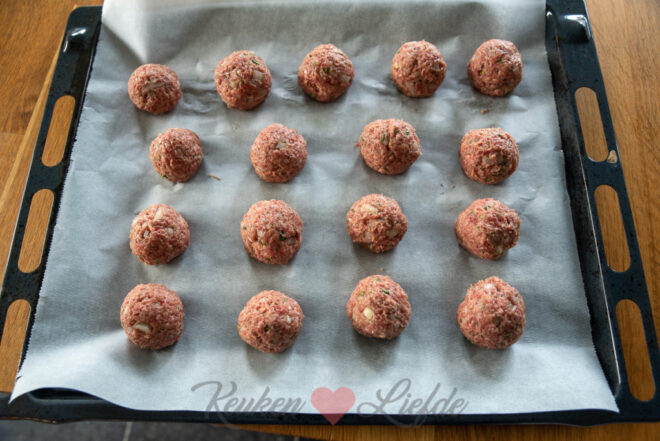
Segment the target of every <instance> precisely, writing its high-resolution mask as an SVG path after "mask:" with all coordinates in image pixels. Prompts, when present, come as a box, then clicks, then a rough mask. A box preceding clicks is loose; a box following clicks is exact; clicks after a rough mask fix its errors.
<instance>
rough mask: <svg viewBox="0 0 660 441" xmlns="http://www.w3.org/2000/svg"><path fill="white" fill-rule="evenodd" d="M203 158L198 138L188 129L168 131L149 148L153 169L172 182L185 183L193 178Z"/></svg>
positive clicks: (158, 137) (159, 136)
mask: <svg viewBox="0 0 660 441" xmlns="http://www.w3.org/2000/svg"><path fill="white" fill-rule="evenodd" d="M203 157H204V155H203V154H202V146H201V145H200V143H199V137H198V136H197V135H196V134H195V132H193V131H192V130H188V129H168V130H166V131H165V132H164V133H161V134H160V135H158V136H157V137H156V139H154V140H153V142H152V143H151V147H149V158H150V159H151V163H152V164H153V165H154V168H155V169H156V171H157V172H158V173H159V174H161V175H162V176H163V177H164V178H167V179H169V180H170V181H172V182H186V181H188V180H190V178H192V177H193V176H195V173H197V169H198V168H199V166H200V164H201V163H202V158H203Z"/></svg>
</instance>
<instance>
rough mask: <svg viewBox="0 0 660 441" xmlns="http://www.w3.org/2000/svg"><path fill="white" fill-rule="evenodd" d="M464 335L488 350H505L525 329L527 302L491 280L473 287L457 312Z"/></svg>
mask: <svg viewBox="0 0 660 441" xmlns="http://www.w3.org/2000/svg"><path fill="white" fill-rule="evenodd" d="M456 321H458V326H459V327H460V328H461V332H462V333H463V335H464V336H465V338H467V339H468V340H470V341H471V342H472V343H474V344H475V345H477V346H480V347H482V348H486V349H506V348H508V347H509V346H511V345H512V344H514V343H515V342H517V341H518V339H519V338H520V336H521V335H522V333H523V330H524V329H525V302H523V299H522V297H521V296H520V293H518V291H517V290H516V288H514V287H513V286H511V285H509V284H508V283H506V282H505V281H504V280H502V279H500V278H498V277H489V278H487V279H486V280H480V281H478V282H477V283H475V284H474V285H472V286H470V288H469V289H468V290H467V294H466V295H465V300H463V302H462V303H461V304H460V305H459V307H458V311H457V312H456Z"/></svg>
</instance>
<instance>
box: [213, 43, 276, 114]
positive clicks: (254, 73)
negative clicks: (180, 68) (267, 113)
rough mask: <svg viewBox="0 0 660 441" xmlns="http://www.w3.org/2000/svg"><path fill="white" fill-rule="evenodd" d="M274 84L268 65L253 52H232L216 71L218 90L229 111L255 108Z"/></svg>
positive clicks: (219, 64)
mask: <svg viewBox="0 0 660 441" xmlns="http://www.w3.org/2000/svg"><path fill="white" fill-rule="evenodd" d="M271 84H272V77H271V75H270V71H269V70H268V66H266V62H265V61H264V60H263V59H262V58H261V57H259V56H258V55H257V54H255V53H254V52H251V51H238V52H233V53H231V54H230V55H229V56H227V57H225V58H223V59H222V61H220V62H219V63H218V67H216V69H215V87H216V88H217V89H218V93H219V94H220V98H222V101H224V102H225V104H227V107H229V108H230V109H238V110H250V109H254V108H255V107H257V106H258V105H259V104H261V103H263V102H264V100H265V99H266V97H267V96H268V93H269V92H270V86H271Z"/></svg>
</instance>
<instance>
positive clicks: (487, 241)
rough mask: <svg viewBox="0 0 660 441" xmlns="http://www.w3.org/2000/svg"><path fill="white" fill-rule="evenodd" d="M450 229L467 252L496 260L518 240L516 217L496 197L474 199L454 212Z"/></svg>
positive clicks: (517, 220) (518, 227)
mask: <svg viewBox="0 0 660 441" xmlns="http://www.w3.org/2000/svg"><path fill="white" fill-rule="evenodd" d="M454 231H455V232H456V237H457V238H458V243H459V244H460V245H461V246H462V247H463V248H465V249H466V250H468V251H469V252H470V253H472V254H474V255H475V256H477V257H481V258H482V259H488V260H497V259H499V258H500V257H502V256H503V255H504V253H505V252H506V251H507V250H508V249H509V248H512V247H513V246H514V245H515V244H516V243H517V242H518V238H519V237H520V218H519V217H518V214H517V213H516V212H515V211H514V210H512V209H510V208H509V207H507V206H506V205H504V204H503V203H501V202H500V201H498V200H496V199H490V198H488V199H477V200H476V201H474V202H472V203H471V204H470V205H469V206H468V207H467V208H466V209H465V210H463V212H462V213H461V214H459V215H458V219H456V224H455V225H454Z"/></svg>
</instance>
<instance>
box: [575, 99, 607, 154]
mask: <svg viewBox="0 0 660 441" xmlns="http://www.w3.org/2000/svg"><path fill="white" fill-rule="evenodd" d="M575 102H576V103H577V108H578V115H579V116H580V127H581V128H582V138H583V139H584V148H585V150H586V151H587V155H588V156H589V158H591V160H593V161H598V162H600V161H604V160H605V159H607V156H608V151H607V141H606V140H605V132H604V131H603V124H602V123H601V119H600V110H599V108H598V98H596V93H595V92H594V91H593V90H591V89H589V88H588V87H580V88H579V89H578V90H576V91H575Z"/></svg>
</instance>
